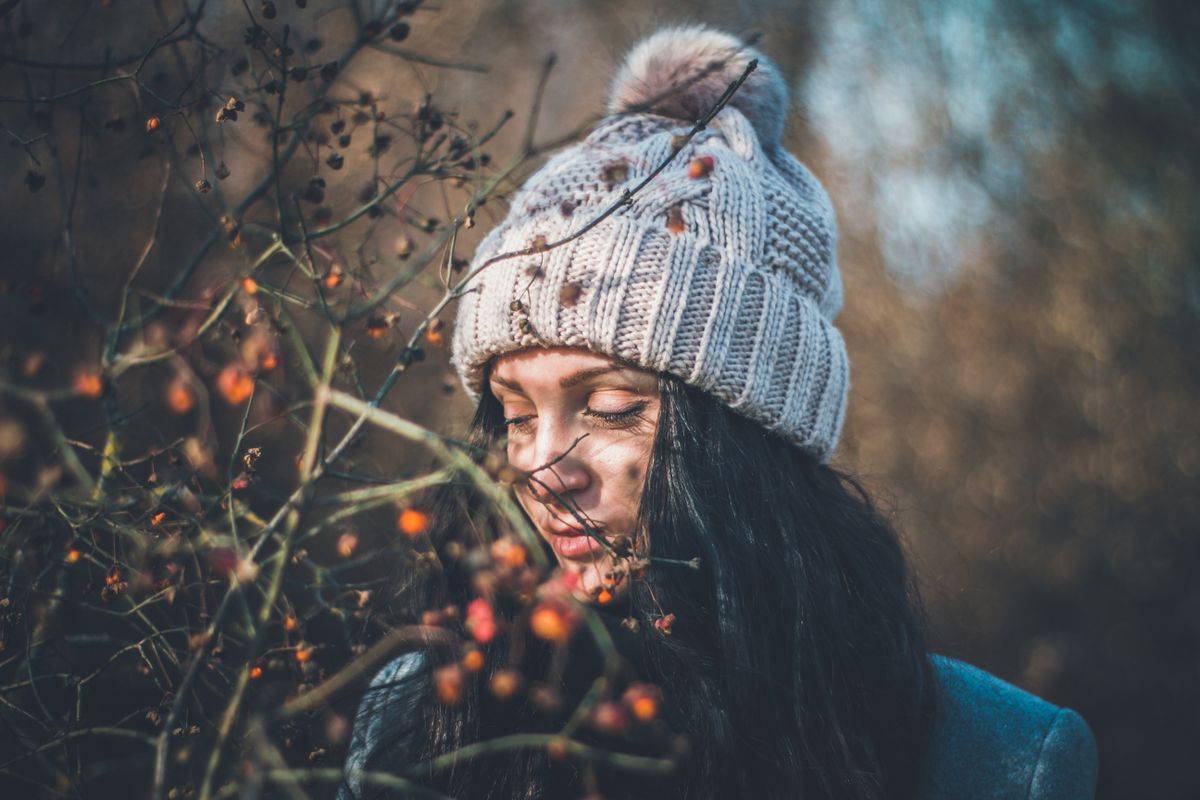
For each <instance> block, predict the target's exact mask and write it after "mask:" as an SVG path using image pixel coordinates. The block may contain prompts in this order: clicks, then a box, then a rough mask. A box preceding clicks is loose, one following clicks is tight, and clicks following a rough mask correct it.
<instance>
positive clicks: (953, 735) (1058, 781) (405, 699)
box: [338, 653, 1096, 800]
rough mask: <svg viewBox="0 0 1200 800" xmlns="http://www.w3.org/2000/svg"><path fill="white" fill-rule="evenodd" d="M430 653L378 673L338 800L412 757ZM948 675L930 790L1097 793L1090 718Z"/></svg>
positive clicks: (936, 798) (981, 676)
mask: <svg viewBox="0 0 1200 800" xmlns="http://www.w3.org/2000/svg"><path fill="white" fill-rule="evenodd" d="M423 660H424V659H423V657H422V656H421V655H420V654H418V653H407V654H405V655H403V656H400V657H399V658H397V659H395V660H394V661H392V662H391V663H389V664H387V665H386V666H385V667H384V668H383V669H381V670H380V671H379V674H377V675H376V676H375V678H374V679H373V680H372V681H371V687H370V688H369V689H368V690H367V692H366V693H365V694H364V696H363V700H362V703H361V704H360V706H359V710H358V716H357V718H356V719H355V723H354V732H353V734H352V736H351V741H350V749H349V752H348V753H347V756H346V767H345V772H346V780H345V781H344V783H343V786H342V787H341V789H340V790H339V792H338V798H339V800H351V799H352V798H362V797H374V796H376V795H375V794H373V793H372V792H371V791H369V790H367V791H364V790H366V789H367V788H368V787H365V786H363V785H362V781H361V780H360V778H359V776H358V774H359V772H360V771H361V770H362V769H363V767H364V765H365V764H366V763H368V761H369V762H371V764H372V768H373V769H375V770H380V769H387V768H388V767H393V768H396V769H400V768H402V767H403V765H400V764H395V765H389V764H387V763H386V760H384V763H382V764H380V763H378V759H376V758H375V757H374V756H375V755H376V754H377V753H378V752H379V748H380V747H382V746H383V745H385V744H388V743H393V742H394V741H395V739H396V737H397V736H400V737H404V736H406V735H407V736H413V735H418V734H417V733H416V732H414V731H411V730H408V727H406V725H405V723H406V721H407V720H408V719H411V716H412V709H413V708H414V707H415V705H414V704H415V703H417V702H419V698H420V696H421V694H422V693H423V692H425V691H426V689H427V686H428V684H427V679H426V677H425V674H424V670H423V669H422V666H423V664H422V662H423ZM933 662H934V665H935V667H936V668H937V673H938V678H939V680H940V682H941V685H942V709H941V716H940V718H939V720H938V723H937V725H936V727H935V729H934V735H933V742H932V744H931V747H930V752H929V760H928V764H927V767H926V770H927V771H926V775H925V782H924V788H923V789H922V791H921V794H920V797H921V798H922V800H960V799H961V800H1091V798H1093V797H1094V796H1095V793H1096V744H1095V742H1094V741H1093V739H1092V733H1091V731H1090V730H1089V729H1088V726H1087V723H1085V722H1084V721H1083V718H1082V717H1080V716H1079V715H1078V714H1076V713H1075V712H1074V711H1071V710H1070V709H1066V708H1059V707H1058V706H1055V705H1051V704H1050V703H1047V702H1046V701H1044V700H1041V699H1039V698H1037V697H1034V696H1033V695H1031V694H1029V693H1028V692H1024V691H1022V690H1020V689H1018V688H1017V687H1015V686H1012V685H1011V684H1008V683H1005V682H1004V681H1002V680H1000V679H999V678H997V677H995V676H993V675H989V674H988V673H986V672H984V671H983V670H981V669H977V668H975V667H972V666H970V665H968V664H964V663H963V662H961V661H955V660H954V659H951V658H945V657H943V656H934V657H933Z"/></svg>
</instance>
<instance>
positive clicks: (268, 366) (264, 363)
mask: <svg viewBox="0 0 1200 800" xmlns="http://www.w3.org/2000/svg"><path fill="white" fill-rule="evenodd" d="M258 366H259V367H261V368H262V369H263V370H264V371H266V372H270V371H271V370H273V369H275V368H276V367H278V366H279V356H278V355H277V354H275V353H274V352H273V351H271V350H268V351H267V352H265V353H263V356H262V358H261V359H259V361H258Z"/></svg>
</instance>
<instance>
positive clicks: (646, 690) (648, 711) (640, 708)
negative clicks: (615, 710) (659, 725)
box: [622, 683, 662, 722]
mask: <svg viewBox="0 0 1200 800" xmlns="http://www.w3.org/2000/svg"><path fill="white" fill-rule="evenodd" d="M622 699H623V700H624V701H625V705H627V706H629V710H630V711H631V712H633V716H634V718H635V719H637V720H638V721H639V722H650V721H651V720H653V719H654V718H655V717H657V716H658V709H659V707H660V705H661V703H662V691H661V690H660V689H659V688H658V687H657V686H655V685H654V684H652V683H635V684H632V685H631V686H630V687H629V688H628V689H626V690H625V695H624V697H622Z"/></svg>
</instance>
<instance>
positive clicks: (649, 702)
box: [632, 697, 658, 722]
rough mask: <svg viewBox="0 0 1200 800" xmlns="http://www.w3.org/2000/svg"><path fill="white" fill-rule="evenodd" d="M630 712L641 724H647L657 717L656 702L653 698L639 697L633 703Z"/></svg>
mask: <svg viewBox="0 0 1200 800" xmlns="http://www.w3.org/2000/svg"><path fill="white" fill-rule="evenodd" d="M632 711H633V715H634V716H635V717H637V718H638V720H640V721H641V722H649V721H650V720H652V719H654V718H655V717H657V716H658V701H656V700H655V699H654V698H653V697H639V698H638V699H637V700H634V701H633V707H632Z"/></svg>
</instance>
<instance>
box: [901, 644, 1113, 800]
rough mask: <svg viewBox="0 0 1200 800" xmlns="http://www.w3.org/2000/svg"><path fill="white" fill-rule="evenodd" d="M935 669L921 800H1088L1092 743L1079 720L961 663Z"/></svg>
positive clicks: (947, 661) (946, 661) (938, 663)
mask: <svg viewBox="0 0 1200 800" xmlns="http://www.w3.org/2000/svg"><path fill="white" fill-rule="evenodd" d="M933 663H934V667H935V669H936V670H937V675H938V681H939V683H940V684H941V711H940V717H939V720H938V723H937V726H936V727H935V730H934V737H933V742H932V746H931V748H930V754H929V766H928V770H927V773H926V780H925V791H923V792H922V795H921V796H922V798H924V800H949V799H950V798H959V797H962V798H967V797H970V798H996V799H997V800H999V799H1000V798H1005V799H1006V800H1007V798H1013V799H1014V800H1026V799H1028V800H1077V799H1078V800H1083V799H1084V798H1088V799H1089V800H1090V798H1092V797H1094V795H1095V791H1096V770H1097V762H1096V744H1095V741H1094V740H1093V738H1092V732H1091V730H1090V729H1089V728H1088V726H1087V723H1086V722H1084V721H1083V718H1082V717H1080V716H1079V715H1078V714H1076V713H1075V712H1074V711H1071V710H1070V709H1067V708H1060V707H1058V706H1055V705H1053V704H1051V703H1048V702H1046V701H1045V700H1042V699H1040V698H1038V697H1035V696H1034V695H1032V694H1029V693H1028V692H1025V691H1022V690H1021V689H1018V688H1017V687H1015V686H1013V685H1011V684H1009V683H1005V682H1004V681H1002V680H1000V679H999V678H997V677H995V676H994V675H990V674H989V673H987V672H984V671H983V670H981V669H978V668H976V667H972V666H970V665H969V664H964V663H963V662H961V661H955V660H954V659H951V658H945V657H943V656H934V657H933Z"/></svg>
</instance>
